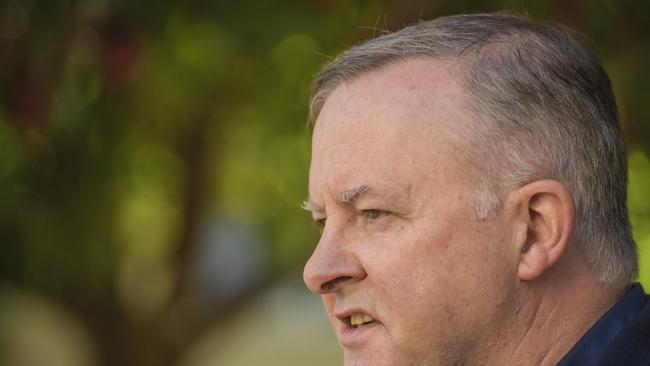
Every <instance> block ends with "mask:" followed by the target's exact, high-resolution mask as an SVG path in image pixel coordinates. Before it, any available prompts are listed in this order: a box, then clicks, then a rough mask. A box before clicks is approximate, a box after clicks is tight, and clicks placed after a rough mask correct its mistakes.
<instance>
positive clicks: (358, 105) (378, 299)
mask: <svg viewBox="0 0 650 366" xmlns="http://www.w3.org/2000/svg"><path fill="white" fill-rule="evenodd" d="M450 67H451V66H450V64H449V63H443V62H438V61H433V60H425V59H411V60H406V61H401V62H399V63H396V64H393V65H390V66H387V67H385V68H384V69H382V70H379V71H376V72H372V73H370V74H367V75H363V76H361V77H360V78H358V79H355V80H353V81H352V82H349V83H346V84H343V85H341V86H339V87H338V88H337V89H336V90H335V91H334V92H333V93H332V94H331V96H330V97H329V98H328V100H327V102H326V103H325V105H324V106H323V109H322V111H321V113H320V115H319V117H318V120H317V121H316V126H315V129H314V134H313V150H312V162H311V169H310V176H309V195H310V198H309V204H308V205H309V206H311V207H310V208H311V209H312V211H313V215H314V219H315V220H317V221H318V222H320V223H321V224H323V232H322V236H321V239H320V241H319V243H318V245H317V247H316V248H315V250H314V253H313V255H312V257H311V258H310V259H309V261H308V262H307V264H306V266H305V272H304V280H305V283H306V284H307V286H308V287H309V288H310V289H311V290H312V291H313V292H316V293H320V294H321V295H322V299H323V302H324V304H325V308H326V310H327V314H328V316H329V319H330V322H331V323H332V326H333V328H334V330H335V332H336V335H337V337H338V340H339V343H340V344H341V346H342V347H343V351H344V360H345V364H346V365H357V366H362V365H368V366H370V365H373V366H377V365H424V364H427V365H434V364H449V363H452V362H463V360H464V359H465V357H470V356H471V354H472V353H473V352H474V353H475V352H479V349H480V348H481V347H489V345H490V342H493V340H494V338H495V332H496V329H497V328H498V325H499V324H501V322H503V321H504V319H505V314H507V311H506V310H507V309H506V306H505V305H504V304H508V303H509V301H508V300H509V299H508V296H510V294H511V293H512V291H511V289H512V287H513V286H514V280H513V279H514V278H516V275H515V273H516V260H512V258H516V257H517V256H516V254H517V253H514V252H513V249H512V248H511V246H509V245H507V242H508V240H509V239H508V238H507V236H508V235H506V234H504V233H505V230H504V224H503V222H502V221H503V220H502V218H501V216H500V215H496V217H493V218H491V219H489V220H477V219H476V218H475V216H476V215H475V213H474V209H475V205H476V194H475V192H476V188H475V183H473V182H475V179H476V178H475V177H474V178H472V174H471V172H470V171H469V169H468V166H467V163H465V162H464V161H463V159H464V158H463V157H462V156H464V155H463V154H461V153H460V151H461V150H462V148H463V144H465V143H468V141H466V140H467V138H466V137H464V136H465V134H464V133H463V130H464V129H465V128H466V126H468V125H469V124H470V123H471V122H470V121H469V117H468V116H467V115H468V113H467V112H466V110H467V109H466V107H465V105H466V102H465V101H464V99H465V98H466V97H465V96H464V94H463V91H462V90H461V89H460V87H459V86H458V85H457V84H456V83H455V82H454V80H453V77H452V75H451V74H450ZM352 323H355V325H353V324H352ZM356 323H363V324H362V325H356Z"/></svg>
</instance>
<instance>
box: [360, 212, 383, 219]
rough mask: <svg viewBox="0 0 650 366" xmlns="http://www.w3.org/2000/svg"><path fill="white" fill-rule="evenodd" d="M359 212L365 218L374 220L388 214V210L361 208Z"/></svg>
mask: <svg viewBox="0 0 650 366" xmlns="http://www.w3.org/2000/svg"><path fill="white" fill-rule="evenodd" d="M361 214H362V215H363V216H364V217H365V218H367V219H370V220H375V219H378V218H380V217H382V216H386V215H388V211H383V210H376V209H367V210H361Z"/></svg>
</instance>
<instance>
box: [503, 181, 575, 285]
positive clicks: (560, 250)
mask: <svg viewBox="0 0 650 366" xmlns="http://www.w3.org/2000/svg"><path fill="white" fill-rule="evenodd" d="M516 197H517V199H518V200H519V204H518V207H519V210H518V211H517V213H518V215H519V220H520V222H523V224H524V225H525V235H520V236H519V240H518V242H517V245H518V246H519V252H520V253H519V267H518V275H519V278H520V279H521V280H522V281H532V280H534V279H536V278H538V277H540V276H541V275H542V274H543V273H544V272H545V271H546V270H547V269H549V268H550V267H552V266H553V265H554V264H555V263H556V262H557V261H558V260H559V259H560V257H561V256H562V255H563V254H564V253H565V252H566V249H567V248H568V246H569V244H570V242H571V237H572V234H573V230H574V227H575V223H574V221H575V208H574V205H573V200H572V199H571V195H570V194H569V192H568V191H567V189H566V188H565V187H564V186H563V185H562V184H560V183H559V182H557V181H553V180H541V181H535V182H533V183H530V184H527V185H525V186H523V187H521V188H520V189H519V190H518V192H517V195H516Z"/></svg>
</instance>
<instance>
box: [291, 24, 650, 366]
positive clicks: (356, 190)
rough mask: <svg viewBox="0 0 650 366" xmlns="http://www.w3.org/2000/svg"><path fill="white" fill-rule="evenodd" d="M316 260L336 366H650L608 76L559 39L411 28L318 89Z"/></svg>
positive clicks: (312, 182)
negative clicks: (339, 356) (339, 351)
mask: <svg viewBox="0 0 650 366" xmlns="http://www.w3.org/2000/svg"><path fill="white" fill-rule="evenodd" d="M311 107H312V117H313V119H314V124H315V125H314V132H313V146H312V162H311V168H310V174H309V199H308V200H307V201H306V202H305V204H304V206H305V208H306V209H308V210H310V211H311V212H312V215H313V217H314V220H315V222H316V223H317V224H318V225H320V226H321V227H322V236H321V238H320V241H319V242H318V245H317V246H316V248H315V250H314V253H313V255H312V257H311V258H310V259H309V261H308V263H307V264H306V266H305V271H304V280H305V282H306V284H307V286H308V287H309V289H310V290H311V291H313V292H315V293H318V294H320V295H321V296H322V299H323V302H324V304H325V308H326V311H327V315H328V316H329V319H330V321H331V323H332V326H333V328H334V330H335V332H336V335H337V337H338V340H339V343H340V345H341V346H342V348H343V354H344V363H345V365H357V366H362V365H368V366H370V365H372V366H377V365H555V364H558V365H562V366H567V365H642V364H643V365H648V364H650V345H649V344H650V334H649V333H650V305H646V304H648V301H647V298H646V295H645V294H644V292H643V290H642V289H641V286H640V285H639V284H633V282H632V281H633V280H634V279H635V278H636V276H637V255H636V246H635V243H634V241H633V239H632V235H631V232H630V224H629V220H628V216H627V207H626V184H627V168H626V153H625V146H624V143H623V140H622V137H621V132H620V129H619V125H618V114H617V109H616V105H615V102H614V96H613V94H612V90H611V86H610V82H609V80H608V78H607V76H606V74H605V73H604V71H603V70H602V68H601V67H600V65H599V64H598V63H597V62H596V61H595V60H594V58H592V56H590V55H589V54H588V53H587V52H586V51H585V50H584V49H583V48H582V47H581V46H580V45H579V43H578V42H576V41H575V40H574V39H573V38H572V37H571V36H570V35H569V34H568V33H567V32H566V31H564V30H562V29H561V28H558V27H556V26H553V25H541V24H535V23H531V22H529V21H527V20H525V19H522V18H520V17H518V16H514V15H505V14H477V15H464V16H452V17H444V18H439V19H436V20H433V21H428V22H419V23H417V24H415V25H412V26H409V27H406V28H404V29H402V30H400V31H398V32H396V33H389V34H385V35H382V36H380V37H378V38H376V39H373V40H370V41H368V42H365V43H363V44H360V45H357V46H355V47H353V48H351V49H350V50H348V51H346V52H345V53H343V54H342V55H341V56H339V57H338V58H337V59H335V60H334V61H333V62H332V63H330V64H329V65H327V66H326V67H325V68H324V69H323V70H322V71H321V72H320V73H319V74H318V75H317V76H316V78H315V80H314V82H313V99H312V105H311Z"/></svg>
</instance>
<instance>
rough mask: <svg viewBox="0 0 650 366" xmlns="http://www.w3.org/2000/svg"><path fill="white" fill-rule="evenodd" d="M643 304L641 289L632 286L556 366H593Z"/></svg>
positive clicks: (643, 297) (643, 295)
mask: <svg viewBox="0 0 650 366" xmlns="http://www.w3.org/2000/svg"><path fill="white" fill-rule="evenodd" d="M645 302H646V296H645V293H644V291H643V287H641V285H640V284H639V283H635V284H633V285H632V287H631V288H630V289H629V290H628V291H627V293H626V294H625V296H623V298H621V299H620V300H619V301H618V302H617V303H616V304H615V305H614V306H613V307H612V308H611V309H609V310H608V311H607V312H606V313H605V314H604V315H603V316H602V317H601V318H600V319H599V320H598V321H597V322H596V324H594V325H593V326H592V327H591V329H589V331H587V333H586V334H585V335H584V336H582V338H580V340H579V341H578V343H576V344H575V346H573V348H571V350H570V351H569V353H567V354H566V355H565V356H564V357H563V358H562V360H560V362H559V363H558V364H557V365H556V366H588V365H595V364H596V363H597V361H598V358H599V357H600V355H601V354H602V352H603V351H604V350H605V349H606V348H607V345H608V344H609V342H610V341H611V340H612V339H614V337H615V336H616V335H617V334H618V333H619V332H620V331H621V329H623V327H624V326H625V324H626V323H627V322H628V321H630V320H632V319H633V318H634V317H635V316H636V315H637V314H638V313H639V311H641V309H642V308H643V306H644V305H645Z"/></svg>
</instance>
